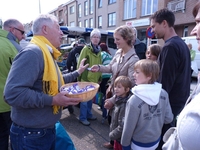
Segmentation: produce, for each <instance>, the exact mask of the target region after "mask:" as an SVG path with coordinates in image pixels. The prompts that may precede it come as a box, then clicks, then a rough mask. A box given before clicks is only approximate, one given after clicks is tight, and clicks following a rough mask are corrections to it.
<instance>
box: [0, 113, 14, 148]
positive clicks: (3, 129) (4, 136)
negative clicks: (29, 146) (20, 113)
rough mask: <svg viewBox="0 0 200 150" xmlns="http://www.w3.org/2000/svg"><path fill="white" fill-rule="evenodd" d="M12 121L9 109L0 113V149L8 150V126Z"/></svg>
mask: <svg viewBox="0 0 200 150" xmlns="http://www.w3.org/2000/svg"><path fill="white" fill-rule="evenodd" d="M11 124H12V121H11V118H10V111H9V112H4V113H0V149H1V150H8V143H9V135H10V127H11Z"/></svg>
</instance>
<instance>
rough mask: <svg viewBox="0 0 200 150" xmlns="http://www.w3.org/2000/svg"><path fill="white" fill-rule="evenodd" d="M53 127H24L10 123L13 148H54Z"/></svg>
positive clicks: (52, 149) (50, 149)
mask: <svg viewBox="0 0 200 150" xmlns="http://www.w3.org/2000/svg"><path fill="white" fill-rule="evenodd" d="M55 139H56V131H55V128H49V129H42V128H25V127H22V126H18V125H16V124H15V123H13V124H12V126H11V129H10V140H11V144H12V148H13V150H54V149H55Z"/></svg>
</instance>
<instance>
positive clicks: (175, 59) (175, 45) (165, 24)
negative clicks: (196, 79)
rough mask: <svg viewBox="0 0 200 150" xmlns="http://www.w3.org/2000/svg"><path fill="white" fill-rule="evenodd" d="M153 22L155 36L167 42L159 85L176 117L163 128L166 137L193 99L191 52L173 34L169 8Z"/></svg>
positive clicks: (158, 12)
mask: <svg viewBox="0 0 200 150" xmlns="http://www.w3.org/2000/svg"><path fill="white" fill-rule="evenodd" d="M150 20H151V28H152V32H154V33H155V36H156V38H157V39H163V40H164V41H165V44H164V46H163V48H162V51H161V53H160V56H159V57H158V63H159V65H160V75H159V79H158V81H159V82H160V83H162V87H163V89H164V90H166V91H167V93H168V94H169V100H170V105H171V108H172V113H173V114H174V120H173V122H172V123H170V124H166V125H164V126H163V132H162V135H163V134H164V133H165V132H166V131H167V130H168V129H169V128H170V127H175V126H176V118H177V116H178V115H179V113H180V112H181V110H182V109H183V107H184V106H185V103H186V100H187V98H188V97H189V95H190V78H191V69H190V66H191V65H190V62H191V60H190V51H189V49H188V47H187V45H186V43H185V42H184V41H183V40H182V39H181V38H180V37H179V36H178V35H177V34H176V32H175V30H174V22H175V16H174V13H173V12H172V11H170V10H168V9H166V8H164V9H161V10H158V11H157V12H155V13H154V14H153V15H152V16H151V17H150ZM161 139H162V138H161ZM162 143H163V141H162V140H161V141H160V145H159V147H158V148H157V150H161V149H162Z"/></svg>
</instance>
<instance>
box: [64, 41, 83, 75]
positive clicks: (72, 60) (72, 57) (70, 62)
mask: <svg viewBox="0 0 200 150" xmlns="http://www.w3.org/2000/svg"><path fill="white" fill-rule="evenodd" d="M85 45H86V42H85V40H84V39H83V38H80V39H79V40H78V46H76V47H74V48H73V49H72V50H71V51H70V52H69V55H68V57H67V69H68V72H72V71H74V70H76V67H77V61H78V57H79V55H80V53H81V50H82V49H83V47H84V46H85Z"/></svg>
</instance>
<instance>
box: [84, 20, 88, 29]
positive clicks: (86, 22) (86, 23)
mask: <svg viewBox="0 0 200 150" xmlns="http://www.w3.org/2000/svg"><path fill="white" fill-rule="evenodd" d="M84 26H85V27H88V20H87V19H86V20H84Z"/></svg>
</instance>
